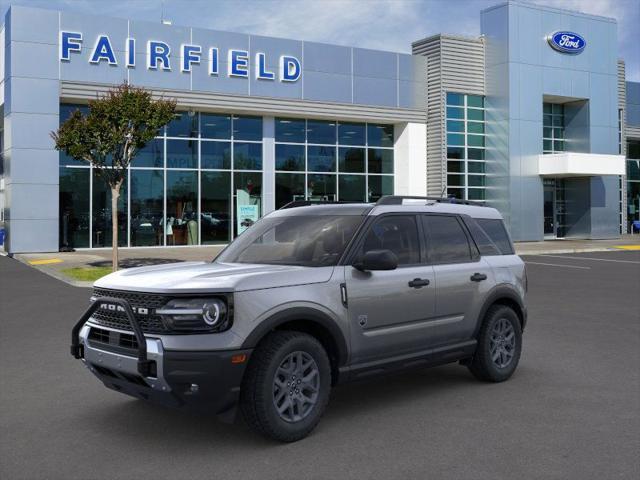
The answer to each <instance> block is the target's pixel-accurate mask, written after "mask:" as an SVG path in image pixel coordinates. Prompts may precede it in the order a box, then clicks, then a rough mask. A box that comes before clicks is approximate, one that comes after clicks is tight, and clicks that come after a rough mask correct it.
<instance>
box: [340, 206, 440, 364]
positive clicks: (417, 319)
mask: <svg viewBox="0 0 640 480" xmlns="http://www.w3.org/2000/svg"><path fill="white" fill-rule="evenodd" d="M421 228H422V227H421V225H420V224H419V223H418V222H417V218H416V216H415V215H407V214H401V215H397V214H390V215H382V216H380V217H378V218H377V219H376V220H375V221H374V222H373V223H372V224H371V225H370V226H369V228H368V230H367V231H366V232H365V234H364V235H363V237H362V239H361V241H360V243H359V246H358V249H357V253H356V255H355V256H354V257H353V258H354V259H358V258H361V256H362V255H363V254H364V253H365V252H367V251H370V250H377V249H386V250H391V251H392V252H393V253H395V254H396V256H397V257H398V268H396V269H395V270H383V271H365V272H361V271H359V270H357V269H356V268H354V267H353V266H351V265H347V266H346V267H345V283H346V288H347V295H348V315H349V328H350V332H351V348H352V361H353V362H354V363H360V362H366V361H372V360H376V359H379V358H388V357H390V356H393V355H400V354H403V353H410V352H413V351H419V350H422V349H426V348H427V347H428V327H429V321H430V320H431V319H432V318H433V316H434V315H435V281H434V272H433V267H431V266H428V265H425V264H424V263H425V262H424V249H423V247H422V243H421V241H420V238H421V236H422V235H421ZM416 279H418V280H421V281H420V282H415V280H416ZM410 284H411V285H410Z"/></svg>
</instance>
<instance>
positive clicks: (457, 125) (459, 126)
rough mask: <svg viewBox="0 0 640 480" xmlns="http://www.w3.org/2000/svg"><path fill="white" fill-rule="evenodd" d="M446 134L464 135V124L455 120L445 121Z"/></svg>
mask: <svg viewBox="0 0 640 480" xmlns="http://www.w3.org/2000/svg"><path fill="white" fill-rule="evenodd" d="M447 132H461V133H464V122H462V121H457V120H447Z"/></svg>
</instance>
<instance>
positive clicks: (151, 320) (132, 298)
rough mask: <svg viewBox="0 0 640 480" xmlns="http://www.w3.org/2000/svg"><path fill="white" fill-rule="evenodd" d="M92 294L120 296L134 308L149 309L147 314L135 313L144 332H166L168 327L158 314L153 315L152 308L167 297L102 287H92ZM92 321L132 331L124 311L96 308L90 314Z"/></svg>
mask: <svg viewBox="0 0 640 480" xmlns="http://www.w3.org/2000/svg"><path fill="white" fill-rule="evenodd" d="M93 296H94V297H96V298H99V297H113V298H122V299H123V300H127V301H128V302H129V304H130V305H131V306H132V307H134V308H147V309H149V312H150V314H149V315H140V314H137V313H135V314H134V315H135V317H136V320H138V324H139V325H140V328H141V329H142V331H143V332H145V333H166V332H167V331H168V329H167V328H166V327H165V326H164V324H163V323H162V319H161V318H160V316H159V315H155V314H154V313H152V312H153V310H155V309H156V308H159V307H161V306H163V305H164V304H165V303H166V302H167V298H166V297H164V296H163V295H155V294H152V293H134V292H121V291H118V290H107V289H104V288H94V289H93ZM91 318H92V321H93V322H94V323H97V324H98V325H102V326H105V327H110V328H117V329H120V330H128V331H132V330H133V329H132V328H131V325H130V324H129V320H128V319H127V315H126V314H125V313H124V312H120V311H117V310H115V311H114V310H103V309H101V308H98V309H97V310H96V311H95V312H94V314H93V315H92V317H91Z"/></svg>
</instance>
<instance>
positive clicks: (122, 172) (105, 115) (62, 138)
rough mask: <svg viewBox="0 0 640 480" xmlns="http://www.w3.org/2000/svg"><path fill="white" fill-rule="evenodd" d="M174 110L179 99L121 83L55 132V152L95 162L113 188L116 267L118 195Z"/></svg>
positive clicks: (96, 169)
mask: <svg viewBox="0 0 640 480" xmlns="http://www.w3.org/2000/svg"><path fill="white" fill-rule="evenodd" d="M175 109H176V102H175V100H165V99H159V100H154V99H153V98H152V96H151V92H149V91H147V90H145V89H143V88H136V87H132V86H130V85H128V84H127V83H123V84H122V85H120V86H118V87H115V88H113V89H111V90H110V91H109V92H108V93H107V94H106V95H104V96H100V97H98V98H97V99H96V100H92V101H90V102H89V113H88V114H86V115H83V114H82V113H81V112H80V111H79V110H76V111H75V112H73V114H72V115H71V116H70V117H69V119H67V120H66V121H65V122H64V123H63V124H62V125H61V126H60V128H59V129H58V131H57V132H51V137H52V138H53V140H54V141H55V144H56V145H55V146H56V149H57V150H60V151H63V152H64V153H65V154H67V155H69V156H70V157H73V158H75V159H76V160H82V161H85V162H88V163H89V164H91V165H93V166H94V167H95V171H96V173H97V174H98V175H99V176H101V177H102V178H103V179H104V180H105V182H106V183H107V184H108V185H109V187H110V188H111V226H112V229H113V239H112V241H113V255H112V262H113V271H116V270H117V269H118V197H119V196H120V188H121V187H122V183H123V182H124V180H125V178H126V174H127V169H128V167H129V165H131V162H132V161H133V159H134V158H135V156H136V154H137V153H138V152H139V151H140V149H141V148H143V147H144V146H145V145H146V144H147V142H149V141H150V140H152V139H153V138H154V137H155V136H156V135H157V134H158V130H160V129H161V128H162V127H164V126H165V125H166V124H167V123H169V122H170V121H171V119H172V118H173V115H174V113H175Z"/></svg>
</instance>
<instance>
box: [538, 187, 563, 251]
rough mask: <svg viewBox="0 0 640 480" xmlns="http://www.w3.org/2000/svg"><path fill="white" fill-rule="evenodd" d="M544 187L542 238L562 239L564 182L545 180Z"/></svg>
mask: <svg viewBox="0 0 640 480" xmlns="http://www.w3.org/2000/svg"><path fill="white" fill-rule="evenodd" d="M543 185H544V196H543V202H544V236H545V238H563V237H564V236H565V234H566V213H567V205H566V200H565V188H564V180H563V179H561V178H545V179H544V180H543Z"/></svg>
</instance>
